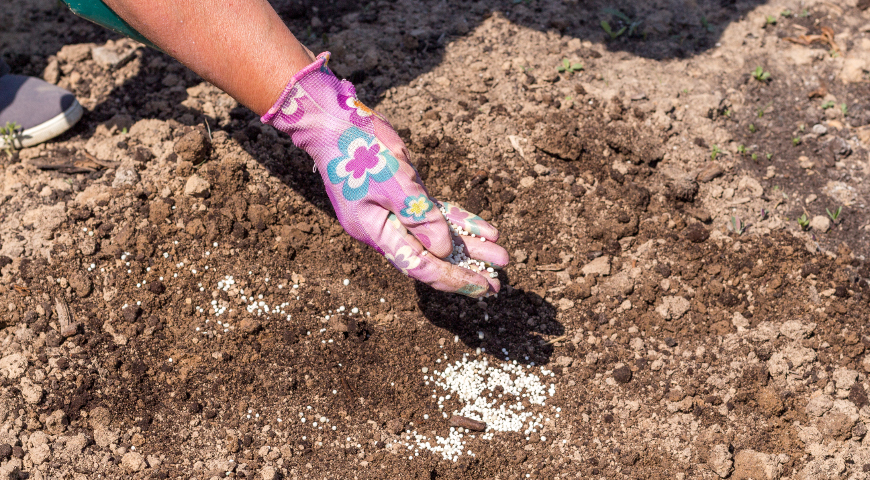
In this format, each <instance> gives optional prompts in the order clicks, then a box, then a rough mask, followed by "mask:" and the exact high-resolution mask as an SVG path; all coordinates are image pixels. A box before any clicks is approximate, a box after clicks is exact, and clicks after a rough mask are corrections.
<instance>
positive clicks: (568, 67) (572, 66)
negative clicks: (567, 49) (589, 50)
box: [556, 58, 583, 73]
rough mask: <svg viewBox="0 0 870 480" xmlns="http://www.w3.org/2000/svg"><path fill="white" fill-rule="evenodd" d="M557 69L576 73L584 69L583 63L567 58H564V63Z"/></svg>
mask: <svg viewBox="0 0 870 480" xmlns="http://www.w3.org/2000/svg"><path fill="white" fill-rule="evenodd" d="M556 70H558V71H559V72H568V73H574V72H579V71H581V70H583V64H582V63H580V62H577V63H571V62H570V61H569V60H568V59H567V58H563V59H562V65H559V66H558V67H557V68H556Z"/></svg>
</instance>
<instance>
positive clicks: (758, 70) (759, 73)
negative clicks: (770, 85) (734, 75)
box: [752, 65, 770, 82]
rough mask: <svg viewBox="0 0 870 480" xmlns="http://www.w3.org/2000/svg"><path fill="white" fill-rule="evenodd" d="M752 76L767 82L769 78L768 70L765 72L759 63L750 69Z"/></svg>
mask: <svg viewBox="0 0 870 480" xmlns="http://www.w3.org/2000/svg"><path fill="white" fill-rule="evenodd" d="M752 78H754V79H756V80H758V81H759V82H767V81H769V80H770V72H765V71H764V67H762V66H760V65H759V66H757V67H755V70H753V71H752Z"/></svg>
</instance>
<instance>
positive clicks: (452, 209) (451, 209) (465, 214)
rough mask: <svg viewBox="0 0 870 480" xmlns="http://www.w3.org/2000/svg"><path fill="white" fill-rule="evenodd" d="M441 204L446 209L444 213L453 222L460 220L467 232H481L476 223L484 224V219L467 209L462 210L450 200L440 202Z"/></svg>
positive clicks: (475, 233)
mask: <svg viewBox="0 0 870 480" xmlns="http://www.w3.org/2000/svg"><path fill="white" fill-rule="evenodd" d="M441 206H443V207H444V209H445V210H447V212H446V213H445V214H444V215H445V216H446V217H447V218H449V219H450V220H452V221H453V222H455V223H460V222H461V223H462V224H463V226H464V228H465V230H466V231H467V232H468V233H473V234H474V235H480V234H481V233H482V231H481V229H480V227H479V226H478V225H483V224H486V220H484V219H482V218H480V217H478V216H477V215H475V214H473V213H471V212H469V211H467V210H463V209H462V208H459V207H457V206H456V205H453V204H452V203H450V202H441Z"/></svg>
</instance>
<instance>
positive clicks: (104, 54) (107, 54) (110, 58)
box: [91, 46, 124, 68]
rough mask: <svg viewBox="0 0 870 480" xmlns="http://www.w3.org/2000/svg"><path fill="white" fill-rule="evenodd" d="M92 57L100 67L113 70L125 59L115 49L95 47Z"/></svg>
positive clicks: (92, 50)
mask: <svg viewBox="0 0 870 480" xmlns="http://www.w3.org/2000/svg"><path fill="white" fill-rule="evenodd" d="M91 57H92V58H93V59H94V62H96V63H97V64H98V65H101V66H103V67H107V68H111V67H114V66H115V65H117V64H119V63H121V60H123V59H124V57H123V56H121V55H120V54H119V53H118V52H117V51H116V50H115V49H113V48H109V47H107V46H104V47H94V48H92V49H91Z"/></svg>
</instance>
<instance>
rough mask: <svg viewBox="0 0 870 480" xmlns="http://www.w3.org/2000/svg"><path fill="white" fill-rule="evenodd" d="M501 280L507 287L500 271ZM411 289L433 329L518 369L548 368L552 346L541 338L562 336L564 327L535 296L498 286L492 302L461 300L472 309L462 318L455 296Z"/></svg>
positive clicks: (419, 287) (419, 286)
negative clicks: (531, 365) (527, 366)
mask: <svg viewBox="0 0 870 480" xmlns="http://www.w3.org/2000/svg"><path fill="white" fill-rule="evenodd" d="M500 280H501V282H502V285H510V284H511V282H510V279H509V278H508V277H507V274H506V273H505V272H501V274H500ZM415 289H416V291H417V303H418V305H419V306H420V310H422V311H423V315H424V316H426V318H427V319H428V320H429V321H430V322H432V324H433V325H435V326H437V327H440V328H444V329H447V330H448V331H450V332H451V333H453V334H454V335H456V336H458V337H459V340H461V341H462V343H463V344H465V345H466V346H468V347H469V348H481V349H485V351H487V352H490V353H492V354H493V355H496V356H498V357H509V358H510V359H511V360H516V361H517V362H519V363H523V364H528V363H531V362H534V363H535V364H547V363H549V361H550V357H551V356H552V354H553V344H552V343H547V341H546V340H544V339H543V335H548V336H557V337H558V336H561V335H563V334H564V333H565V327H564V326H563V325H562V324H561V323H559V322H558V321H557V320H556V307H555V306H553V305H552V304H551V303H550V302H547V301H546V300H544V299H543V298H541V297H540V296H539V295H537V294H536V293H534V292H526V291H523V290H522V289H514V288H507V287H503V288H502V291H501V293H499V295H498V297H497V298H490V299H485V300H483V301H482V302H478V301H476V300H473V299H466V298H462V299H461V300H460V301H466V302H468V303H470V304H476V305H477V307H476V308H474V309H472V312H473V313H472V314H471V315H467V316H464V317H461V316H460V314H459V312H460V309H459V308H457V296H456V295H454V294H448V293H444V292H439V291H436V290H433V289H431V288H429V287H428V286H426V285H423V284H421V283H417V284H416V285H415ZM481 334H482V335H481ZM481 337H482V338H481ZM554 343H555V342H554ZM505 352H507V353H505Z"/></svg>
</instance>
